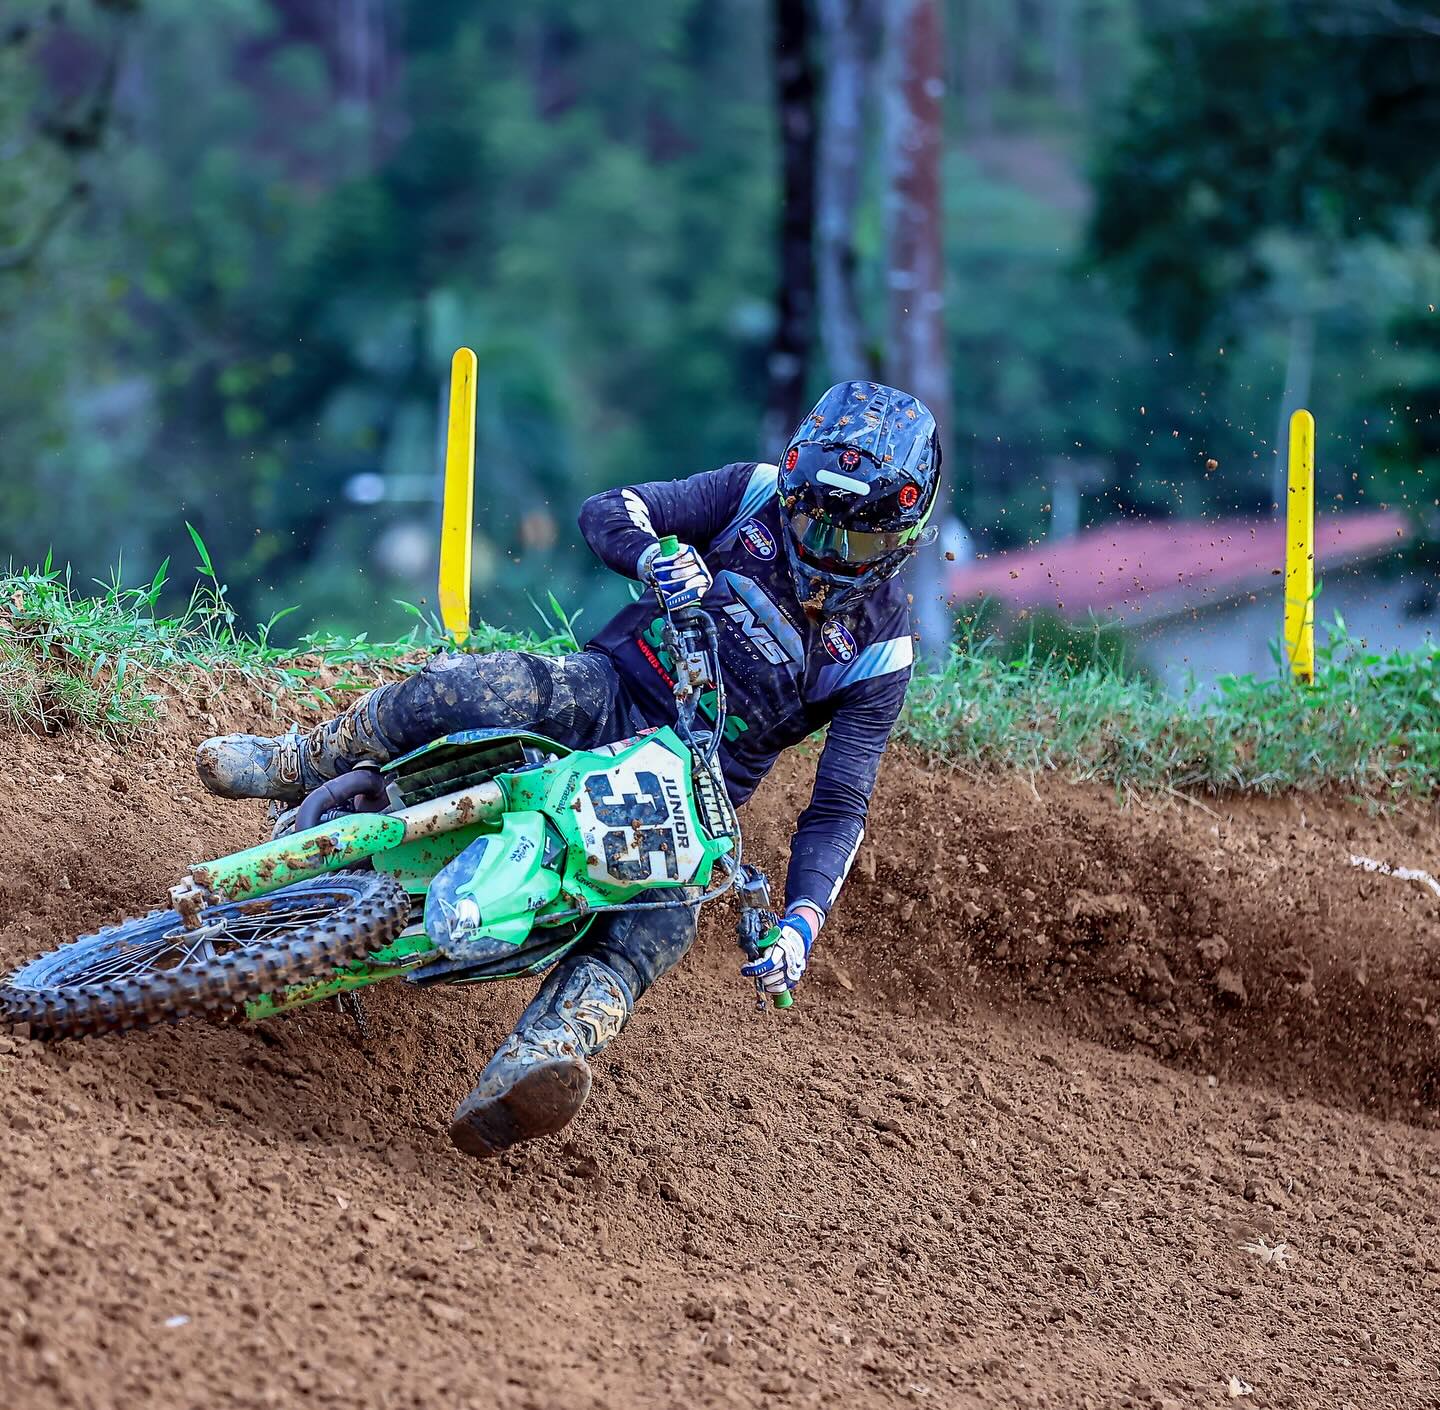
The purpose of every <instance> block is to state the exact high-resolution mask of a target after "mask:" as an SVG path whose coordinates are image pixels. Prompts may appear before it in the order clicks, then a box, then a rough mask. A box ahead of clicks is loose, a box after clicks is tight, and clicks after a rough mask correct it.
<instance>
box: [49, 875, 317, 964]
mask: <svg viewBox="0 0 1440 1410" xmlns="http://www.w3.org/2000/svg"><path fill="white" fill-rule="evenodd" d="M344 899H345V898H344V897H342V896H339V895H333V894H322V895H317V896H310V897H306V902H305V904H303V905H296V906H286V905H283V904H279V905H273V906H268V905H262V904H257V903H254V902H251V903H250V905H249V906H247V908H246V910H244V911H240V910H236V911H235V912H233V913H231V914H229V915H220V916H216V915H215V914H214V912H213V911H212V912H210V913H209V914H208V915H207V913H206V912H203V911H202V912H201V915H200V921H201V926H200V930H199V932H198V933H197V934H194V935H193V938H192V933H191V932H189V931H186V930H183V929H181V928H180V927H179V926H176V927H175V928H174V929H172V930H168V931H166V932H164V933H163V934H161V935H156V936H154V937H152V938H149V939H146V940H140V941H126V942H124V943H122V944H121V946H120V947H119V949H118V950H116V951H114V952H113V953H111V954H108V955H106V956H104V957H103V958H100V959H97V960H96V961H95V963H94V964H92V965H90V966H88V967H87V968H86V969H84V970H83V971H81V972H80V973H78V974H76V975H75V977H74V982H78V983H82V984H96V983H103V982H105V981H107V980H117V979H128V978H131V977H132V976H134V975H136V974H143V973H145V972H147V971H149V972H154V971H157V970H160V971H169V970H173V969H183V968H185V967H186V966H188V965H193V964H209V963H211V962H213V961H214V960H217V959H219V957H220V955H221V953H222V952H229V951H230V950H235V949H246V948H248V947H250V946H253V945H259V944H263V943H267V942H273V941H275V940H277V939H279V938H281V937H282V936H284V935H286V934H290V933H293V932H294V931H296V930H299V929H301V928H302V927H304V926H308V925H313V924H315V923H316V922H317V921H322V920H324V919H325V918H326V917H327V916H329V915H331V914H332V913H333V912H334V910H335V907H336V906H337V905H338V904H342V903H343V901H344ZM217 927H218V928H217ZM217 942H218V943H217Z"/></svg>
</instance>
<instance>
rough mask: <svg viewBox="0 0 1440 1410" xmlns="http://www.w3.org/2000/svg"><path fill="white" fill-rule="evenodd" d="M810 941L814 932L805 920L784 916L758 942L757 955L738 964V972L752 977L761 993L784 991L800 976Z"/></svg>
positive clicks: (811, 941) (811, 942) (795, 983)
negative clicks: (756, 957)
mask: <svg viewBox="0 0 1440 1410" xmlns="http://www.w3.org/2000/svg"><path fill="white" fill-rule="evenodd" d="M814 943H815V932H814V931H813V930H812V929H811V928H810V923H809V921H807V920H806V919H805V917H804V916H800V915H794V914H791V915H787V916H786V917H784V919H783V920H781V922H780V923H779V925H776V926H772V927H771V929H770V930H769V931H768V932H767V933H766V935H765V938H764V939H763V940H761V941H760V958H759V959H758V960H750V961H749V962H748V963H747V964H743V965H741V966H740V973H741V974H743V975H744V976H745V977H746V979H753V980H754V981H755V988H756V990H757V992H759V993H760V994H762V995H765V994H771V995H774V994H788V993H789V992H790V991H791V990H792V989H794V987H795V986H796V985H797V984H798V983H799V982H800V979H801V977H802V976H803V975H804V973H805V965H806V962H807V961H808V960H809V958H810V947H811V945H813V944H814Z"/></svg>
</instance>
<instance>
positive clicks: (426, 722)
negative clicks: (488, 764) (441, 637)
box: [195, 651, 628, 802]
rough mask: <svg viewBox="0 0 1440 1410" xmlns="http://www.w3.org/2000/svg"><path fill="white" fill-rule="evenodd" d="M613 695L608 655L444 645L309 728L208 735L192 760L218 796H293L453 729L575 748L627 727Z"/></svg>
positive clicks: (614, 688) (612, 671)
mask: <svg viewBox="0 0 1440 1410" xmlns="http://www.w3.org/2000/svg"><path fill="white" fill-rule="evenodd" d="M619 693H620V692H619V682H618V680H617V678H616V675H615V668H614V667H613V666H612V665H611V664H610V661H609V658H608V657H605V656H602V655H600V654H599V653H597V652H593V651H581V652H577V653H575V654H574V655H571V656H536V655H533V654H531V653H530V652H528V651H497V652H493V653H491V654H489V655H483V656H482V655H468V654H463V653H459V652H447V653H446V654H444V655H441V656H437V657H436V658H435V659H434V660H433V661H431V662H430V663H429V664H428V665H427V666H426V667H425V669H424V670H422V671H420V672H418V673H417V674H416V675H413V676H410V677H409V678H407V679H406V680H403V681H397V682H395V683H394V684H393V685H382V686H378V687H377V688H376V689H374V690H370V691H367V692H366V693H365V694H364V695H362V696H361V697H360V698H359V699H358V700H356V701H355V702H354V703H353V704H351V705H350V706H349V707H348V708H347V709H346V710H345V711H344V712H343V713H342V714H340V715H338V716H337V717H336V718H335V719H333V720H327V721H326V722H325V723H324V724H320V725H316V726H315V727H314V728H312V729H311V730H310V731H309V732H308V733H306V734H287V735H280V736H278V737H275V738H269V737H265V736H262V735H253V734H226V735H220V736H219V737H218V738H216V739H207V740H206V741H205V742H204V743H203V744H202V745H201V746H200V748H199V749H198V750H197V751H196V755H195V767H196V769H197V771H198V772H199V774H200V778H201V781H202V782H203V783H204V784H205V787H206V788H208V789H209V790H210V791H211V792H212V793H218V794H220V795H221V796H222V797H225V798H278V799H281V800H284V801H288V802H295V801H298V800H299V799H300V798H303V797H304V796H305V794H306V793H308V792H310V790H311V789H314V788H318V787H319V786H320V784H321V783H323V782H324V781H325V780H326V779H330V778H334V777H335V776H336V775H337V774H341V773H344V772H345V771H346V770H347V769H351V768H354V766H355V765H356V764H358V763H363V762H366V761H369V762H372V763H384V762H386V761H387V760H389V759H393V758H395V757H396V756H397V755H400V754H404V753H405V752H406V751H407V750H410V749H417V748H419V746H420V745H422V744H428V743H429V742H430V741H431V740H432V739H438V738H439V737H440V736H441V735H443V734H451V733H453V732H454V731H456V730H462V729H531V730H534V731H535V732H536V733H537V734H543V735H546V736H548V737H549V738H551V739H555V740H558V741H559V742H560V743H562V744H568V745H570V746H572V747H575V748H584V747H587V746H590V745H594V744H599V743H601V742H603V741H605V740H608V739H612V738H616V737H619V736H621V735H624V734H625V733H627V732H628V722H626V721H622V720H620V719H618V718H617V712H618V710H619V708H620V707H619V705H618V704H617V701H618V698H619Z"/></svg>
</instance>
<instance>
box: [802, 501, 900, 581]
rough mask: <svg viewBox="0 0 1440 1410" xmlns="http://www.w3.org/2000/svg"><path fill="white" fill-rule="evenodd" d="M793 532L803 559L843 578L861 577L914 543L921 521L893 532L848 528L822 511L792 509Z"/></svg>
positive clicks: (812, 565)
mask: <svg viewBox="0 0 1440 1410" xmlns="http://www.w3.org/2000/svg"><path fill="white" fill-rule="evenodd" d="M789 520H790V533H791V537H792V538H793V540H794V543H795V551H796V553H797V554H798V555H799V556H800V559H801V561H802V562H804V563H805V564H806V565H808V566H809V567H811V568H816V569H818V570H819V571H820V572H822V573H833V574H834V575H835V576H836V577H839V578H858V577H859V576H860V575H861V574H863V573H864V572H866V571H867V570H868V569H870V568H873V567H875V566H876V565H877V564H878V563H880V562H881V561H882V560H884V559H886V558H888V557H889V556H890V555H891V554H892V553H895V552H897V551H898V550H899V549H902V548H904V547H905V546H906V545H907V544H910V543H913V542H914V541H915V539H916V538H917V537H918V536H919V534H920V533H921V530H922V527H923V526H921V525H919V524H916V525H913V526H911V527H910V528H908V529H897V530H895V531H893V532H876V531H872V530H867V529H846V528H842V527H841V526H840V525H839V524H836V523H834V522H833V521H832V520H829V519H825V518H822V517H821V516H820V515H819V514H813V513H809V512H807V511H804V510H800V509H795V510H792V511H791V513H790V515H789Z"/></svg>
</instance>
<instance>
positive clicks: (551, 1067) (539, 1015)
mask: <svg viewBox="0 0 1440 1410" xmlns="http://www.w3.org/2000/svg"><path fill="white" fill-rule="evenodd" d="M674 894H675V893H674V892H669V893H666V892H650V893H649V894H648V895H646V896H643V897H641V899H642V900H658V899H665V898H667V897H668V896H674ZM695 914H696V908H695V907H694V906H678V907H676V908H674V909H667V910H660V911H622V912H620V913H618V914H617V915H615V916H613V917H611V918H610V920H609V921H608V922H606V921H604V920H602V921H600V922H598V923H597V924H596V926H595V928H594V929H593V930H592V932H591V934H590V935H587V936H586V938H585V939H584V940H583V941H582V942H581V944H580V946H579V947H578V948H577V949H575V950H574V951H572V952H571V953H570V954H569V955H567V956H566V957H565V958H564V959H563V960H561V961H560V963H559V964H558V965H556V966H555V968H554V969H553V970H551V972H550V975H549V977H548V978H547V979H546V980H545V983H544V984H543V985H541V987H540V992H539V993H538V994H537V995H536V996H535V999H534V1002H533V1003H531V1005H530V1007H529V1008H527V1009H526V1010H525V1012H524V1013H523V1014H521V1016H520V1021H519V1022H518V1023H517V1024H516V1025H515V1027H514V1029H513V1031H512V1032H511V1034H510V1036H509V1037H508V1038H507V1039H506V1040H505V1041H504V1043H502V1044H501V1046H500V1050H499V1052H497V1053H496V1054H495V1056H494V1057H493V1058H491V1059H490V1061H489V1062H488V1063H487V1064H486V1065H485V1070H484V1071H483V1072H482V1073H481V1074H480V1081H479V1082H478V1084H477V1085H476V1087H475V1089H474V1091H472V1092H471V1093H470V1095H469V1096H468V1097H466V1098H465V1100H464V1101H463V1102H461V1103H460V1105H459V1107H457V1108H456V1111H455V1119H454V1121H453V1122H452V1123H451V1126H450V1139H451V1140H452V1141H454V1142H455V1144H456V1145H457V1146H458V1147H459V1148H460V1149H461V1150H462V1151H464V1152H465V1153H466V1154H467V1155H477V1156H486V1155H499V1154H500V1153H501V1152H502V1151H506V1150H509V1148H510V1147H511V1146H514V1145H518V1144H519V1143H520V1142H521V1141H528V1140H532V1139H534V1138H535V1137H536V1136H550V1135H553V1134H554V1133H555V1132H556V1131H558V1130H560V1129H561V1127H563V1126H565V1125H566V1124H567V1123H568V1122H569V1121H570V1119H571V1117H573V1116H574V1115H575V1113H576V1112H578V1111H579V1110H580V1108H581V1106H583V1105H584V1102H585V1098H586V1097H587V1096H589V1094H590V1065H589V1063H588V1062H587V1061H586V1059H587V1058H591V1057H594V1056H595V1054H596V1053H598V1052H600V1051H601V1050H602V1049H604V1048H605V1046H606V1045H607V1044H608V1043H609V1042H610V1041H611V1040H612V1039H613V1038H615V1037H616V1036H617V1035H618V1034H619V1032H620V1030H621V1029H622V1028H623V1027H624V1026H625V1024H626V1022H627V1021H628V1020H629V1018H630V1014H631V1011H632V1010H633V1009H634V1007H635V1004H636V1003H637V1002H638V1000H639V999H640V996H641V995H642V994H644V992H645V991H646V990H647V989H648V988H649V987H650V986H651V985H652V984H653V983H654V982H655V981H656V980H657V979H659V978H660V976H661V975H662V974H664V973H665V972H666V971H667V970H670V969H673V968H674V967H675V965H677V964H678V963H679V962H680V960H681V959H682V958H683V956H684V955H685V952H686V951H687V950H688V949H689V948H690V946H691V944H692V943H693V942H694V940H695Z"/></svg>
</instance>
